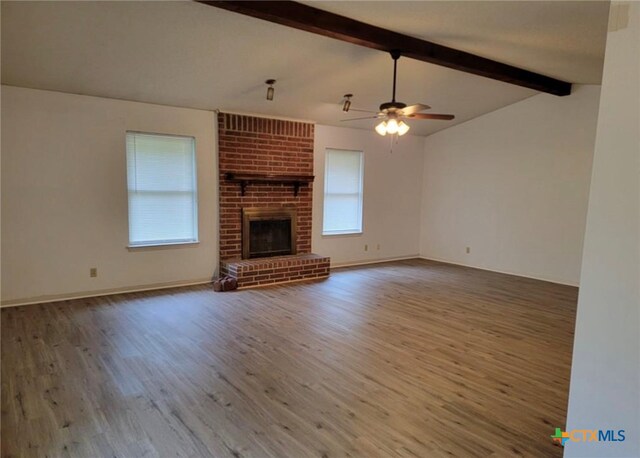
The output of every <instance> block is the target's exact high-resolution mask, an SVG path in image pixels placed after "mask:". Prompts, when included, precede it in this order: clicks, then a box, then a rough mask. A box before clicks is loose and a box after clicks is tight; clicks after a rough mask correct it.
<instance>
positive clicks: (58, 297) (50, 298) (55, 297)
mask: <svg viewBox="0 0 640 458" xmlns="http://www.w3.org/2000/svg"><path fill="white" fill-rule="evenodd" d="M206 283H211V279H210V278H207V279H200V280H186V281H175V282H165V283H154V284H151V285H139V286H127V287H125V288H112V289H102V290H97V291H81V292H77V293H69V294H50V295H45V296H36V297H28V298H24V299H11V300H8V301H2V304H0V308H5V307H18V306H20V305H32V304H42V303H44V302H58V301H67V300H71V299H84V298H87V297H99V296H109V295H111V294H123V293H137V292H142V291H153V290H156V289H167V288H178V287H180V286H194V285H204V284H206Z"/></svg>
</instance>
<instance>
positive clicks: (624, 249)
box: [565, 2, 640, 458]
mask: <svg viewBox="0 0 640 458" xmlns="http://www.w3.org/2000/svg"><path fill="white" fill-rule="evenodd" d="M627 13H628V14H627ZM611 19H612V21H611V22H610V25H611V26H612V27H610V32H609V34H608V37H607V50H606V55H605V64H604V74H603V82H602V99H601V102H600V114H599V118H598V128H597V133H596V146H595V156H594V162H593V178H592V181H591V194H590V197H589V212H588V216H587V228H586V235H585V243H584V254H583V263H582V277H581V279H580V295H579V298H578V315H577V319H576V334H575V342H574V350H573V363H572V368H571V388H570V392H569V413H568V419H567V426H566V429H567V430H573V429H589V430H593V429H602V430H614V431H616V437H617V438H618V439H619V438H620V435H619V434H618V433H617V431H618V430H625V440H624V441H617V442H611V441H599V442H573V441H570V442H568V443H567V444H566V446H565V456H566V457H581V458H585V457H598V458H604V457H638V456H640V3H634V2H631V3H622V4H619V3H617V2H614V3H612V6H611ZM616 29H619V30H616Z"/></svg>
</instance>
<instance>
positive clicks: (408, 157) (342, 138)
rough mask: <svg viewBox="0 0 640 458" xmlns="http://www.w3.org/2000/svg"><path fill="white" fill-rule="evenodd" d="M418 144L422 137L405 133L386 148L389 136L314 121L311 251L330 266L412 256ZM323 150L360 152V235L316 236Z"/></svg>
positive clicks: (418, 186)
mask: <svg viewBox="0 0 640 458" xmlns="http://www.w3.org/2000/svg"><path fill="white" fill-rule="evenodd" d="M423 144H424V138H423V137H415V136H411V135H405V136H403V137H401V138H400V139H399V140H398V142H397V143H394V144H393V152H390V147H391V146H392V144H391V139H390V138H387V137H381V136H380V135H378V134H376V133H375V132H374V131H373V129H372V130H370V131H369V130H361V129H351V128H341V127H330V126H322V125H316V132H315V144H314V173H315V176H316V178H315V182H314V183H313V236H312V249H313V251H314V252H315V253H319V254H322V255H325V256H331V264H332V265H333V266H338V265H345V264H357V263H362V262H374V261H378V260H383V259H394V258H402V257H411V256H413V257H415V256H417V255H418V247H419V233H420V230H419V225H420V193H421V181H422V160H423ZM327 148H336V149H348V150H359V151H364V183H363V206H364V207H363V232H362V234H354V235H326V236H323V235H322V213H323V204H324V178H325V176H324V169H325V163H324V159H325V151H326V149H327ZM365 245H367V248H368V249H367V250H365ZM378 246H379V248H378Z"/></svg>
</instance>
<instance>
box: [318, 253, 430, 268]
mask: <svg viewBox="0 0 640 458" xmlns="http://www.w3.org/2000/svg"><path fill="white" fill-rule="evenodd" d="M418 258H420V255H418V254H412V255H409V256H401V257H395V258H381V259H366V260H362V261H347V262H339V263H336V264H331V268H332V269H340V268H341V267H354V266H366V265H368V264H380V263H383V262H393V261H406V260H407V259H418Z"/></svg>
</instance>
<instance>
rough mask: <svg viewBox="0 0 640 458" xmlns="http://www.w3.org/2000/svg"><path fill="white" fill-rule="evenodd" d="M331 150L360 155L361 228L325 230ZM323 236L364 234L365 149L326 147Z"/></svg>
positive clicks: (359, 217) (359, 220) (359, 218)
mask: <svg viewBox="0 0 640 458" xmlns="http://www.w3.org/2000/svg"><path fill="white" fill-rule="evenodd" d="M331 151H338V152H349V153H358V154H359V156H360V177H359V178H360V180H359V181H360V183H359V184H360V189H359V191H358V196H359V197H360V199H359V204H360V205H359V215H358V222H359V223H360V224H359V226H360V228H359V229H343V230H330V231H327V230H325V225H324V224H325V220H326V219H325V215H326V209H327V194H328V193H327V188H328V181H329V173H328V172H329V171H328V167H329V160H328V156H329V153H330V152H331ZM322 198H323V199H322V236H323V237H340V236H359V235H362V234H364V151H363V150H359V149H348V148H330V147H328V148H325V156H324V189H323V191H322Z"/></svg>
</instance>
